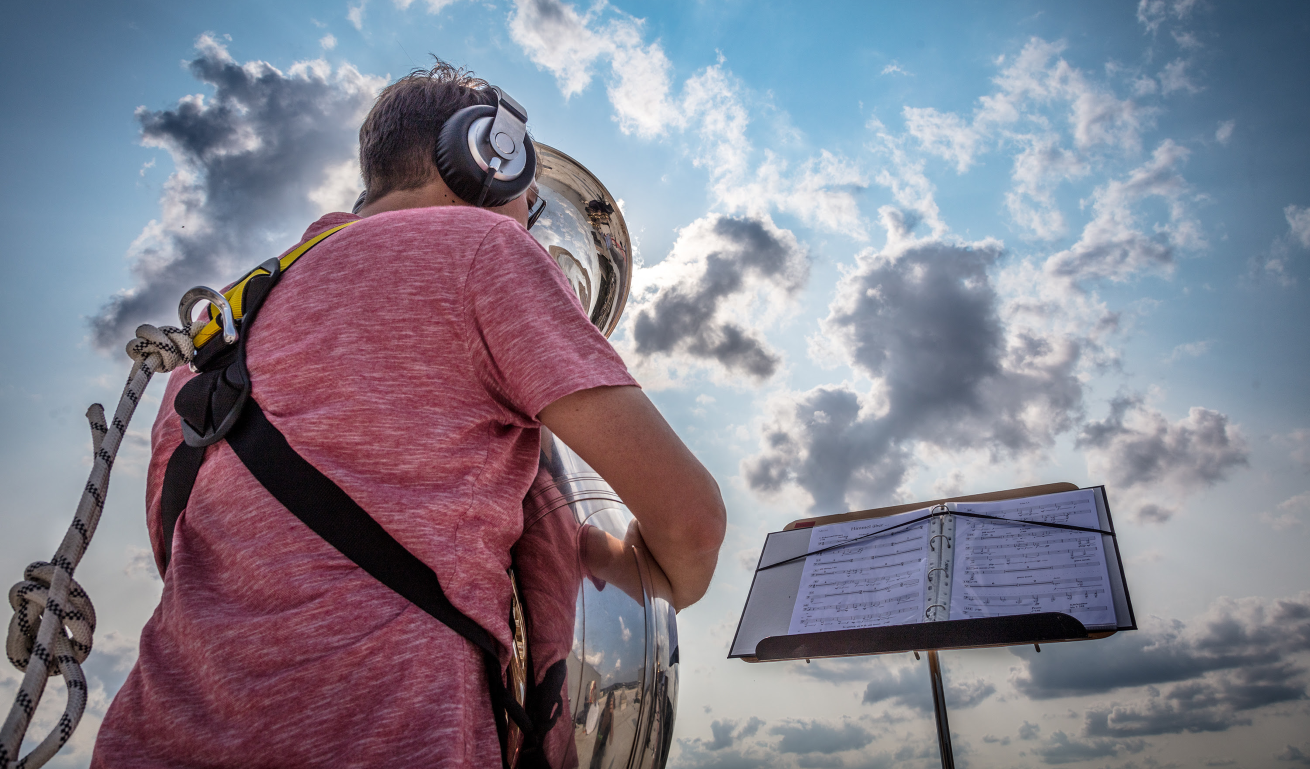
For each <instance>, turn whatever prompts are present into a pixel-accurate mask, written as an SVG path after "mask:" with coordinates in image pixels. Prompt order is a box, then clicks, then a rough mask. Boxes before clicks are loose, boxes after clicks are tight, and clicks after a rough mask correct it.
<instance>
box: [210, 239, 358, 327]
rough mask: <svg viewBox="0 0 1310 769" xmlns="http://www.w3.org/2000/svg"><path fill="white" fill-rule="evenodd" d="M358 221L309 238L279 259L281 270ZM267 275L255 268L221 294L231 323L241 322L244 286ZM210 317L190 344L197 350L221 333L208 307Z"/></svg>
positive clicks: (265, 272)
mask: <svg viewBox="0 0 1310 769" xmlns="http://www.w3.org/2000/svg"><path fill="white" fill-rule="evenodd" d="M360 221H362V220H360V219H356V220H355V221H353V222H346V223H345V224H342V225H339V226H337V227H333V228H332V229H330V230H328V231H327V232H323V233H320V234H318V235H315V236H314V237H312V238H310V239H309V240H307V241H305V242H304V243H302V244H300V245H299V246H297V247H296V249H295V250H294V251H292V252H291V253H289V254H287V255H286V256H284V257H282V258H281V259H279V260H278V263H279V264H281V265H282V270H283V271H285V270H286V269H287V268H288V267H290V266H291V265H293V264H295V263H296V260H297V259H299V258H300V257H302V256H304V255H305V253H306V252H307V251H309V249H311V248H313V247H314V246H317V245H318V244H319V243H321V242H323V241H324V240H326V239H327V237H328V236H329V235H332V234H334V233H337V232H340V231H341V230H344V229H346V228H347V227H349V226H350V225H352V224H356V223H358V222H360ZM268 274H269V272H268V270H266V269H264V268H263V267H256V268H255V269H253V270H251V271H250V272H249V273H247V274H246V276H245V277H244V278H242V279H241V280H239V281H237V284H236V285H234V286H232V288H229V289H228V290H227V291H224V292H223V296H224V298H226V299H227V302H228V304H230V305H231V306H232V314H233V315H234V316H235V317H233V318H232V321H233V322H234V323H235V322H236V321H239V320H241V316H242V314H243V313H242V310H241V303H242V299H243V298H244V297H245V295H246V284H247V283H249V282H250V281H251V279H252V278H257V277H259V276H260V275H268ZM210 316H211V320H210V321H209V322H208V323H206V324H205V327H204V328H202V329H200V333H198V334H196V336H195V338H194V339H193V340H192V343H193V344H195V346H196V349H197V350H199V349H200V348H201V347H203V346H204V345H205V343H206V342H208V341H209V340H210V339H213V338H214V337H215V336H216V335H218V334H220V333H222V331H223V328H222V326H220V325H219V323H218V316H217V314H216V313H215V312H214V311H213V305H210Z"/></svg>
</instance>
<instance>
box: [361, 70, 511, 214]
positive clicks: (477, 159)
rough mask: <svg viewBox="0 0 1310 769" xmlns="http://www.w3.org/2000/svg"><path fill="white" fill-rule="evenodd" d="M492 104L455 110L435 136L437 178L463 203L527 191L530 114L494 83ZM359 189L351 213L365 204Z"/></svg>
mask: <svg viewBox="0 0 1310 769" xmlns="http://www.w3.org/2000/svg"><path fill="white" fill-rule="evenodd" d="M491 90H492V91H493V92H494V93H495V94H496V104H495V106H492V105H490V104H478V105H475V106H472V107H465V108H464V109H462V110H460V111H459V112H456V113H455V114H454V115H452V116H451V117H450V119H449V120H447V121H446V123H445V125H443V126H442V127H441V132H440V133H438V134H437V151H436V157H435V160H436V163H437V171H438V172H440V173H441V179H442V181H444V182H445V183H446V186H447V187H449V188H450V191H451V192H453V193H455V194H456V195H458V196H459V197H460V199H461V200H463V201H464V202H466V203H471V204H472V205H475V206H479V207H482V208H495V207H496V206H503V205H505V204H506V203H508V202H510V201H511V200H513V199H514V198H517V197H518V196H519V195H522V194H523V193H524V192H525V191H527V189H528V186H529V185H531V184H532V179H533V178H534V177H535V176H536V173H537V148H536V147H535V146H534V145H533V143H532V139H531V138H530V137H529V136H528V113H527V110H525V109H523V106H522V105H520V104H519V103H518V102H517V101H515V100H514V99H513V97H511V96H510V95H509V94H507V93H505V92H504V91H502V90H500V88H498V87H496V86H492V87H491ZM367 198H368V190H365V191H364V192H362V193H360V195H359V199H358V200H356V201H355V207H354V212H355V213H359V209H361V208H363V207H364V201H365V200H367Z"/></svg>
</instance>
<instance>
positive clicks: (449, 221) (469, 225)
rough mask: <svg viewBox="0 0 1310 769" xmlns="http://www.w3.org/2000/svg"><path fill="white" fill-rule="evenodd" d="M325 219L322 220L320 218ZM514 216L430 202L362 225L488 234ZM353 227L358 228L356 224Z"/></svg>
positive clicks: (371, 228) (509, 222) (367, 221)
mask: <svg viewBox="0 0 1310 769" xmlns="http://www.w3.org/2000/svg"><path fill="white" fill-rule="evenodd" d="M320 221H321V220H320ZM513 221H514V220H513V219H510V218H509V217H507V216H503V215H501V214H497V213H494V212H492V211H488V210H486V209H485V208H474V207H473V206H427V207H423V208H402V209H400V210H398V211H386V212H384V213H380V214H374V215H373V216H370V217H368V218H367V219H365V220H364V221H363V222H361V223H360V224H359V225H358V226H359V227H360V228H362V229H364V230H378V231H383V230H395V229H410V230H435V231H440V232H443V233H449V234H459V235H464V236H467V235H474V234H480V235H485V234H486V233H487V232H489V231H490V230H492V229H494V228H496V227H497V226H499V225H504V224H512V223H513ZM351 229H354V228H353V227H352V228H351Z"/></svg>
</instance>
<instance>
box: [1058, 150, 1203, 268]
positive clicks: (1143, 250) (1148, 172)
mask: <svg viewBox="0 0 1310 769" xmlns="http://www.w3.org/2000/svg"><path fill="white" fill-rule="evenodd" d="M1190 154H1191V153H1190V151H1189V150H1188V149H1187V148H1186V147H1182V146H1180V145H1178V144H1175V143H1174V142H1173V140H1171V139H1166V140H1165V141H1164V142H1162V143H1161V144H1160V146H1159V147H1157V148H1156V150H1155V152H1154V153H1153V154H1152V156H1151V159H1150V160H1149V161H1147V162H1146V163H1144V164H1143V165H1141V166H1139V167H1138V168H1136V169H1134V170H1133V171H1132V172H1131V173H1129V174H1128V177H1127V178H1126V179H1123V180H1118V179H1116V180H1112V181H1110V182H1107V183H1106V184H1104V185H1102V186H1100V187H1098V188H1097V189H1096V192H1095V193H1094V194H1093V201H1094V202H1093V212H1094V214H1095V215H1094V216H1093V218H1092V220H1091V221H1090V222H1088V223H1087V225H1086V226H1085V227H1084V228H1083V232H1082V236H1081V237H1080V238H1079V239H1078V242H1077V243H1075V244H1074V245H1073V246H1072V247H1070V248H1069V249H1068V250H1066V251H1061V252H1059V253H1057V254H1055V255H1054V256H1052V257H1051V258H1050V259H1049V260H1047V263H1046V270H1047V273H1048V274H1050V275H1053V276H1057V277H1062V278H1067V279H1069V280H1073V281H1080V280H1088V279H1096V278H1108V279H1110V280H1114V281H1123V280H1127V279H1128V278H1130V277H1132V276H1133V275H1135V274H1137V273H1139V272H1142V271H1145V270H1155V271H1160V272H1169V271H1170V270H1172V269H1173V259H1174V251H1175V249H1176V248H1190V249H1195V248H1200V247H1202V246H1204V245H1205V242H1204V240H1203V238H1202V237H1201V231H1200V224H1199V223H1198V222H1196V221H1195V220H1193V219H1191V218H1189V217H1188V215H1187V209H1186V206H1185V204H1184V195H1185V193H1187V192H1188V191H1189V187H1188V185H1187V182H1186V180H1185V179H1183V177H1182V175H1181V174H1179V173H1178V169H1179V168H1180V167H1181V166H1182V165H1183V163H1185V162H1186V161H1187V158H1188V156H1189V155H1190ZM1148 197H1159V198H1163V199H1164V200H1165V201H1166V202H1167V203H1168V205H1169V222H1168V223H1167V224H1160V223H1157V224H1156V225H1155V227H1154V230H1155V232H1154V234H1153V235H1147V234H1145V233H1143V232H1142V231H1141V230H1140V229H1139V227H1138V222H1137V215H1136V213H1135V207H1136V204H1137V203H1139V202H1140V201H1142V200H1143V199H1145V198H1148Z"/></svg>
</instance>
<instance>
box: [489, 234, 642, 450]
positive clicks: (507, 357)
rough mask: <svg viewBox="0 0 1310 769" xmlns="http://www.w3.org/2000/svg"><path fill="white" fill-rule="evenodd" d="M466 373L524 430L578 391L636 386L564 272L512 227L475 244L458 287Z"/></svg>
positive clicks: (531, 241)
mask: <svg viewBox="0 0 1310 769" xmlns="http://www.w3.org/2000/svg"><path fill="white" fill-rule="evenodd" d="M464 302H465V306H466V308H467V312H468V315H469V321H470V322H469V329H470V337H469V339H468V342H469V346H470V354H471V355H472V357H473V367H474V370H475V371H476V372H477V376H478V377H479V379H480V380H481V382H482V385H483V386H484V387H486V388H487V391H488V392H489V393H490V394H491V396H492V397H493V398H495V399H496V400H498V401H499V402H500V403H501V404H502V405H504V406H505V407H506V408H508V409H509V410H511V411H512V412H514V413H515V414H516V415H517V416H518V417H519V418H520V419H521V420H522V421H523V422H524V423H525V424H531V425H535V424H536V423H537V421H536V416H537V414H539V413H540V412H541V410H542V409H543V408H545V407H546V406H549V405H550V404H551V403H553V402H555V401H556V400H558V399H560V398H562V397H564V396H565V395H568V394H570V393H573V392H577V391H579V390H586V389H589V388H592V387H602V386H606V385H636V384H637V381H636V380H635V379H633V378H632V376H631V375H630V374H629V373H628V369H627V366H625V365H624V363H623V359H622V358H620V357H619V354H618V353H617V352H615V350H614V348H613V347H612V346H611V345H610V343H609V341H608V340H607V339H605V337H604V335H602V334H601V333H600V331H599V330H598V329H597V328H596V327H595V326H594V325H592V323H591V321H590V320H588V319H587V316H586V315H585V314H584V312H583V309H582V305H581V303H580V302H579V301H578V298H577V295H575V294H574V293H573V290H572V289H571V288H570V287H569V285H568V283H567V281H566V280H565V278H564V274H563V272H561V271H560V269H559V267H557V266H556V265H555V263H554V262H553V261H552V260H551V258H550V256H549V255H548V254H547V253H546V251H545V249H543V248H542V247H541V246H540V245H539V244H538V243H537V241H536V240H534V239H533V238H532V236H531V235H529V234H528V233H527V232H526V231H525V230H523V229H522V228H521V227H519V226H517V225H516V224H515V223H514V222H512V221H506V222H502V223H500V224H497V225H495V226H494V227H492V228H491V230H490V231H489V232H488V234H487V237H486V238H485V239H484V240H483V241H482V245H481V246H480V247H479V249H478V252H477V254H476V255H475V256H474V258H473V262H472V264H471V266H470V268H469V274H468V277H467V279H466V281H465V299H464Z"/></svg>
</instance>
